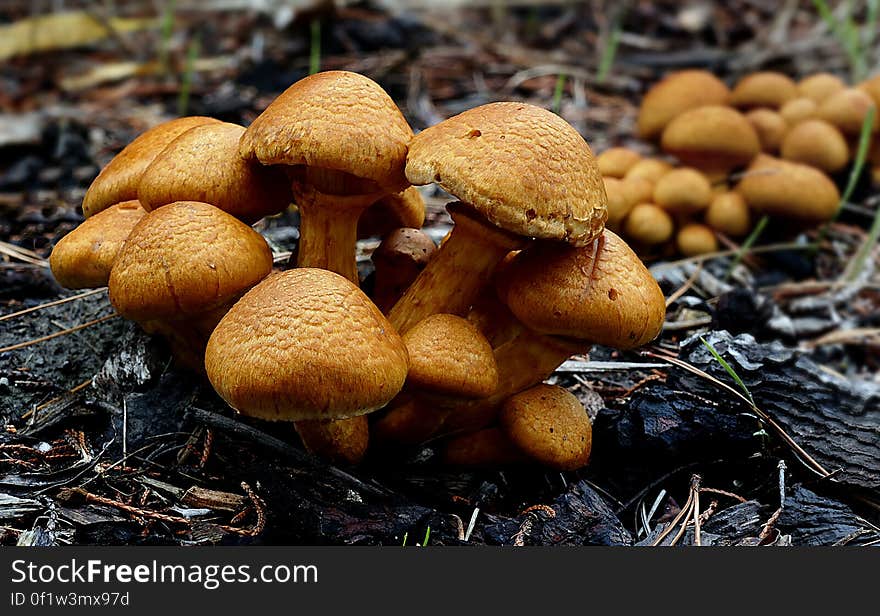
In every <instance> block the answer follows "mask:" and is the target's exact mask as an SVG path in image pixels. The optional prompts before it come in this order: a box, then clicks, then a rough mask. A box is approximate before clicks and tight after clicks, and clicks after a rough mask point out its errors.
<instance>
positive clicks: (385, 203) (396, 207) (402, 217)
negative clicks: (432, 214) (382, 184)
mask: <svg viewBox="0 0 880 616" xmlns="http://www.w3.org/2000/svg"><path fill="white" fill-rule="evenodd" d="M423 224H425V200H424V199H423V198H422V193H420V192H419V189H418V188H416V187H415V186H410V187H409V188H407V189H406V190H403V191H401V192H396V193H391V194H389V195H387V196H385V197H383V198H381V199H379V200H378V201H377V202H376V203H374V204H373V205H371V206H370V207H368V208H367V209H366V210H365V211H364V213H363V214H361V217H360V218H359V219H358V237H384V236H385V235H386V234H388V233H391V232H392V231H394V230H395V229H400V228H401V227H409V228H413V229H419V228H421V226H422V225H423Z"/></svg>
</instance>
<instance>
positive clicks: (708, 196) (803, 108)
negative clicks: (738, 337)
mask: <svg viewBox="0 0 880 616" xmlns="http://www.w3.org/2000/svg"><path fill="white" fill-rule="evenodd" d="M878 106H880V75H877V76H875V77H873V78H872V79H869V80H867V81H864V82H862V83H860V84H858V85H856V86H854V87H850V86H848V85H847V84H846V83H845V82H844V81H843V80H842V79H840V78H839V77H837V76H835V75H832V74H829V73H818V74H814V75H809V76H807V77H804V78H803V79H801V80H800V81H798V82H795V81H794V80H792V79H791V78H790V77H788V76H787V75H784V74H782V73H778V72H772V71H762V72H758V73H752V74H750V75H746V76H745V77H743V78H742V79H740V80H739V81H738V82H737V83H736V84H735V85H734V87H733V88H732V89H729V88H728V87H727V86H726V85H725V84H724V83H723V82H722V81H721V80H720V79H718V78H717V77H716V76H715V75H713V74H712V73H710V72H708V71H704V70H683V71H677V72H674V73H671V74H669V75H668V76H666V77H665V78H664V79H663V80H661V81H660V82H658V83H656V84H654V86H652V87H651V88H650V89H649V90H648V92H647V93H646V95H645V97H644V98H643V100H642V103H641V106H640V108H639V116H638V132H639V136H640V137H641V138H643V139H645V140H648V141H652V142H659V146H660V148H661V150H662V151H663V152H664V153H665V154H668V155H670V157H669V158H668V159H667V158H664V157H657V156H653V157H652V156H642V155H641V154H640V153H638V152H636V151H635V150H633V149H631V148H626V147H615V148H611V149H609V150H606V151H604V152H602V153H601V154H599V156H598V157H597V159H598V164H599V168H600V170H601V172H602V175H603V178H604V181H605V190H606V192H607V195H608V227H609V228H610V229H613V230H615V231H620V233H621V234H622V235H623V236H624V237H625V238H626V239H627V240H629V241H630V242H631V243H632V244H633V246H634V248H636V250H637V251H638V252H639V254H641V255H643V256H671V255H674V254H676V253H678V254H682V255H684V256H694V255H698V254H702V253H708V252H715V251H717V250H718V239H717V234H716V232H717V233H721V234H724V235H726V236H728V237H730V238H741V237H744V236H746V235H747V234H748V233H749V231H750V230H751V229H752V226H753V224H754V221H755V219H756V218H760V217H761V216H763V215H768V216H770V217H774V218H776V219H778V220H779V221H781V222H782V224H783V226H784V227H788V228H790V229H792V230H794V229H798V228H803V227H804V226H809V225H816V224H820V223H824V222H826V221H828V220H830V219H831V218H832V217H833V216H834V215H835V213H836V211H837V208H838V205H839V201H840V194H839V191H838V188H837V185H836V184H835V182H834V180H833V179H832V178H833V177H834V176H835V174H837V173H838V172H840V171H841V170H843V169H845V168H846V167H847V165H848V164H850V163H851V162H852V161H853V159H854V157H855V155H856V151H857V149H858V142H859V135H860V133H861V130H862V125H863V123H865V121H866V117H867V116H868V113H869V110H870V109H871V108H873V109H875V115H874V121H873V124H872V126H871V132H872V137H871V145H870V149H869V150H868V156H867V161H868V165H869V168H870V169H871V175H872V181H873V182H874V184H875V185H878V186H880V133H878V129H880V117H878V115H880V114H877V113H876V109H877V107H878ZM735 172H741V173H735Z"/></svg>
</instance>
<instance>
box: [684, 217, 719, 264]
mask: <svg viewBox="0 0 880 616" xmlns="http://www.w3.org/2000/svg"><path fill="white" fill-rule="evenodd" d="M675 246H676V248H678V252H680V253H681V254H682V256H685V257H695V256H697V255H702V254H707V253H710V252H717V251H718V238H717V237H715V232H714V231H713V230H712V227H709V226H708V225H704V224H701V223H698V222H691V223H688V224H686V225H684V226H682V227H681V228H680V229H679V230H678V233H676V234H675Z"/></svg>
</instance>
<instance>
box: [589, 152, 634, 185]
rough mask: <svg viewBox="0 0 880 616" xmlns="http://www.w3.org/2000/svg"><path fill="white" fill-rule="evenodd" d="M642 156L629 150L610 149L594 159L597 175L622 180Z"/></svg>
mask: <svg viewBox="0 0 880 616" xmlns="http://www.w3.org/2000/svg"><path fill="white" fill-rule="evenodd" d="M641 159H642V155H641V154H639V153H638V152H636V151H635V150H631V149H629V148H621V147H618V148H610V149H608V150H605V151H604V152H602V153H601V154H599V155H598V156H597V157H596V164H597V165H599V173H601V174H602V175H603V176H605V177H611V178H622V177H623V176H624V175H626V172H627V171H629V170H630V168H631V167H632V166H633V165H635V164H636V163H637V162H639V161H640V160H641Z"/></svg>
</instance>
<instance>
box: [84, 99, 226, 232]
mask: <svg viewBox="0 0 880 616" xmlns="http://www.w3.org/2000/svg"><path fill="white" fill-rule="evenodd" d="M215 122H219V120H215V119H214V118H206V117H202V116H190V117H186V118H177V119H176V120H169V121H168V122H163V123H162V124H159V125H158V126H154V127H153V128H151V129H150V130H148V131H146V132H144V133H142V134H141V135H139V136H138V137H137V138H136V139H135V140H134V141H132V142H131V143H129V144H128V145H127V146H125V148H123V149H122V151H121V152H119V154H117V155H116V156H114V157H113V160H111V161H110V162H109V163H107V166H106V167H104V168H103V169H101V173H99V174H98V177H96V178H95V180H94V181H93V182H92V184H91V186H89V189H88V190H87V191H86V194H85V197H83V203H82V208H83V215H84V216H85V217H86V218H88V217H89V216H93V215H95V214H97V213H98V212H100V211H101V210H105V209H107V208H108V207H110V206H111V205H113V204H115V203H121V202H122V201H131V200H133V199H137V188H138V182H139V181H140V179H141V174H142V173H143V172H144V170H146V168H147V167H148V166H149V165H150V163H151V162H153V159H154V158H156V156H158V155H159V152H161V151H162V150H163V149H164V148H165V146H166V145H168V144H169V143H171V142H172V141H174V140H175V139H176V138H177V137H178V136H179V135H180V134H181V133H183V132H184V131H187V130H189V129H191V128H193V127H195V126H201V125H203V124H211V123H215Z"/></svg>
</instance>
